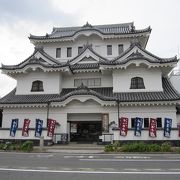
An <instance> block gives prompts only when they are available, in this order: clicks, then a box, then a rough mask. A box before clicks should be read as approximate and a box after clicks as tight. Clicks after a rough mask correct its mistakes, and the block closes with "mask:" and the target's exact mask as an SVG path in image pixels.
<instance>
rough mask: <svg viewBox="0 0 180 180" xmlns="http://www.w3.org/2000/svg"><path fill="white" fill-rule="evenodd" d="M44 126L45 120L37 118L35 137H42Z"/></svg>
mask: <svg viewBox="0 0 180 180" xmlns="http://www.w3.org/2000/svg"><path fill="white" fill-rule="evenodd" d="M42 128H43V120H40V119H36V129H35V137H41V134H42Z"/></svg>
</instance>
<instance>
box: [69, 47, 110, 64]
mask: <svg viewBox="0 0 180 180" xmlns="http://www.w3.org/2000/svg"><path fill="white" fill-rule="evenodd" d="M99 61H105V62H106V61H107V62H108V61H109V60H108V59H106V58H104V57H102V56H101V55H100V54H98V53H97V52H95V51H94V50H93V48H92V45H91V44H86V45H85V46H84V47H83V50H82V52H81V53H79V54H78V55H77V56H76V57H74V58H73V59H71V60H70V61H69V64H70V65H74V64H80V63H82V64H85V63H86V62H88V63H99Z"/></svg>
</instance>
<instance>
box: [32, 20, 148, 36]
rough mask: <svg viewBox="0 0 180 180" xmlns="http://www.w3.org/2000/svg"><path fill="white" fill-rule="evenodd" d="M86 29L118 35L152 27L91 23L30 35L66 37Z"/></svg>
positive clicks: (139, 31) (140, 31) (135, 32)
mask: <svg viewBox="0 0 180 180" xmlns="http://www.w3.org/2000/svg"><path fill="white" fill-rule="evenodd" d="M85 30H91V31H92V30H93V31H97V32H99V33H101V34H103V35H110V34H114V35H116V34H117V35H118V34H137V33H143V32H150V31H151V28H150V27H148V28H146V29H141V30H136V29H135V27H134V24H133V23H124V24H108V25H95V26H92V25H90V24H89V23H87V24H85V25H84V26H81V27H64V28H53V31H52V33H51V34H46V35H45V36H34V35H30V37H29V38H30V39H56V38H64V37H72V36H74V35H75V34H76V33H78V32H82V31H85Z"/></svg>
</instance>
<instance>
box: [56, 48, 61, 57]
mask: <svg viewBox="0 0 180 180" xmlns="http://www.w3.org/2000/svg"><path fill="white" fill-rule="evenodd" d="M56 58H61V48H56Z"/></svg>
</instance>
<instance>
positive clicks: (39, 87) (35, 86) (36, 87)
mask: <svg viewBox="0 0 180 180" xmlns="http://www.w3.org/2000/svg"><path fill="white" fill-rule="evenodd" d="M38 91H44V89H43V82H42V81H33V82H32V88H31V92H38Z"/></svg>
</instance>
